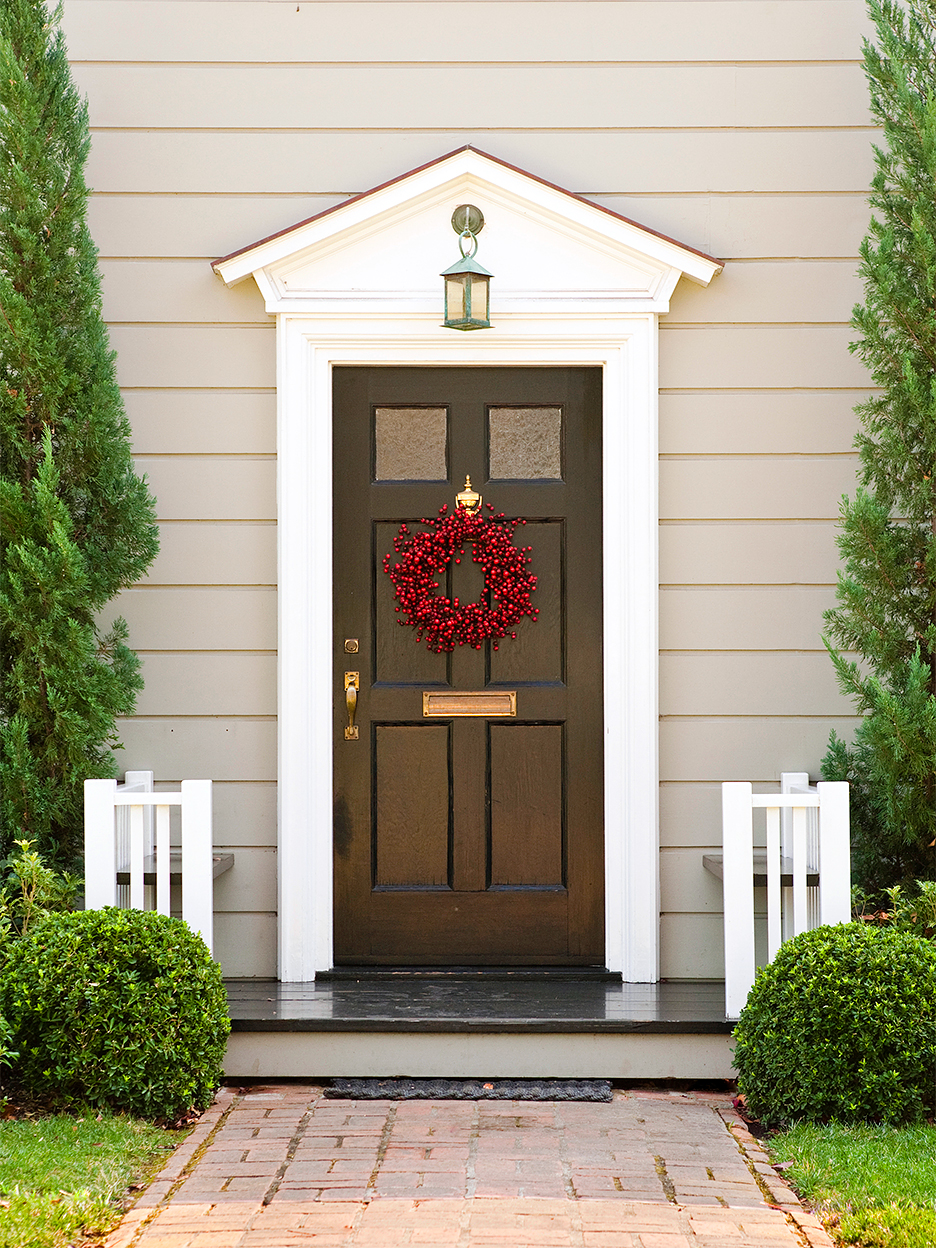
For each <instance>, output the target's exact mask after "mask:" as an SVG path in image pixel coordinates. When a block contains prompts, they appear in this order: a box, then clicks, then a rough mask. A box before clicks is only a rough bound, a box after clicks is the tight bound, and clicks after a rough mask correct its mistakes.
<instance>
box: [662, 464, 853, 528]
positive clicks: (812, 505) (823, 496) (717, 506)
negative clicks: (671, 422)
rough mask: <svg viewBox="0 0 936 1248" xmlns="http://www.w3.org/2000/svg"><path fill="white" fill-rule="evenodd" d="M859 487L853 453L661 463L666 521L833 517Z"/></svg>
mask: <svg viewBox="0 0 936 1248" xmlns="http://www.w3.org/2000/svg"><path fill="white" fill-rule="evenodd" d="M854 487H855V462H854V461H853V459H852V457H851V456H849V455H830V456H829V457H828V458H826V459H808V458H806V457H805V456H803V457H797V456H790V457H789V458H786V457H781V456H777V455H775V456H769V457H768V456H763V457H758V458H751V459H748V458H743V457H741V456H737V457H733V458H730V459H666V460H664V461H663V462H662V463H661V464H660V518H661V519H663V520H673V519H692V520H756V519H758V518H770V519H780V520H787V519H791V520H799V519H802V518H807V519H834V518H835V517H836V516H837V515H838V511H839V500H840V499H841V497H842V495H843V494H844V493H847V492H848V491H853V490H854Z"/></svg>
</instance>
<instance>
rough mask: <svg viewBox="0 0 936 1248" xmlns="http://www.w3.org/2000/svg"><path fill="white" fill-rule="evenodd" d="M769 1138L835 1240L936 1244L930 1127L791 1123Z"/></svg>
mask: <svg viewBox="0 0 936 1248" xmlns="http://www.w3.org/2000/svg"><path fill="white" fill-rule="evenodd" d="M768 1145H769V1149H770V1155H771V1158H772V1159H773V1161H775V1162H780V1161H792V1162H793V1164H792V1165H791V1166H790V1167H789V1168H788V1169H786V1170H784V1171H783V1176H784V1178H785V1179H787V1180H788V1181H789V1182H790V1183H792V1184H793V1186H794V1187H795V1188H796V1190H797V1192H799V1194H800V1196H802V1197H803V1198H804V1199H805V1200H807V1201H808V1202H809V1204H810V1205H811V1206H812V1207H813V1208H814V1209H815V1210H816V1212H817V1213H818V1214H819V1215H820V1217H822V1218H823V1220H824V1221H825V1222H826V1225H827V1227H828V1229H829V1230H830V1231H831V1232H832V1234H833V1235H834V1237H835V1238H836V1240H837V1241H838V1242H839V1243H841V1244H854V1245H861V1246H862V1248H933V1245H934V1244H936V1127H874V1126H843V1125H840V1124H838V1123H829V1124H827V1125H826V1126H815V1125H813V1124H811V1123H798V1124H797V1125H795V1126H793V1127H791V1128H790V1130H789V1131H784V1132H781V1133H779V1134H777V1135H774V1136H772V1137H771V1138H770V1140H769V1142H768Z"/></svg>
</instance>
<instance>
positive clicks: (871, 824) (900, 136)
mask: <svg viewBox="0 0 936 1248" xmlns="http://www.w3.org/2000/svg"><path fill="white" fill-rule="evenodd" d="M869 9H870V12H871V16H872V18H873V20H874V23H875V26H876V30H877V39H876V44H871V43H869V42H867V41H865V47H864V63H865V71H866V74H867V78H868V82H869V84H870V93H871V111H872V114H873V116H874V118H875V120H876V121H877V122H878V124H879V125H880V126H881V127H882V130H883V142H882V144H881V146H880V147H879V148H876V149H875V160H876V166H877V167H876V173H875V176H874V181H873V183H872V195H871V205H872V208H873V212H874V215H873V218H872V221H871V225H870V229H869V233H868V236H867V237H866V238H865V240H864V242H863V244H862V247H861V270H860V271H861V274H862V277H863V278H864V284H865V302H864V303H863V304H862V305H859V306H858V307H856V308H855V310H854V314H853V321H852V324H853V326H854V327H855V328H856V329H857V330H858V332H859V335H860V337H859V338H858V340H857V341H856V342H855V343H853V345H852V350H853V351H855V352H856V353H857V354H858V355H859V356H860V357H861V359H862V360H863V361H864V363H865V364H866V365H867V367H868V369H869V370H870V372H871V375H872V377H873V379H874V383H875V385H876V386H877V387H879V391H878V393H876V394H874V395H873V396H872V397H871V398H869V399H868V400H867V401H866V402H865V403H863V404H861V405H860V406H859V407H858V408H857V409H856V411H857V413H858V415H859V417H860V421H861V432H860V433H859V435H858V439H857V447H858V451H859V454H860V459H861V474H860V481H861V484H860V487H859V489H858V490H857V492H856V494H855V497H854V499H853V500H851V501H849V500H848V499H845V500H843V504H842V511H841V533H840V536H839V548H840V550H841V553H842V556H843V560H844V571H842V572H841V573H840V574H839V584H838V604H839V605H838V607H837V608H836V609H835V610H833V611H830V612H828V613H827V614H826V617H825V618H826V623H827V625H828V629H829V634H830V636H831V638H832V639H833V640H834V641H835V642H837V643H838V645H839V646H840V647H841V648H842V649H843V650H850V651H857V653H858V655H859V656H860V659H859V662H857V663H856V662H854V661H852V660H850V659H847V658H846V657H844V656H843V655H842V654H841V653H838V652H836V651H835V650H834V649H833V648H832V646H831V645H830V643H829V641H828V640H827V642H826V644H827V645H830V651H831V653H832V658H833V661H834V663H835V667H836V670H837V673H838V678H839V683H840V685H841V687H842V689H843V690H844V692H846V693H847V694H849V695H850V696H851V697H852V698H853V700H854V704H855V707H856V709H857V711H858V713H859V714H861V715H862V716H863V718H862V721H861V724H860V726H859V728H858V730H857V732H856V734H855V738H854V742H853V744H851V745H850V746H849V745H846V744H845V743H844V742H842V741H841V740H839V739H838V738H837V737H836V736H835V734H834V733H833V736H832V740H831V743H830V749H829V753H828V755H827V757H826V759H825V761H824V764H823V774H824V775H825V776H826V778H827V779H844V780H849V781H850V782H851V784H852V786H853V787H852V844H853V849H854V854H853V858H854V863H853V865H854V870H855V880H856V883H857V884H859V885H860V886H862V887H863V888H864V889H865V890H866V891H867V892H870V893H872V894H877V895H880V892H881V890H882V889H883V888H884V887H887V886H888V885H891V884H894V883H897V882H901V881H903V882H908V881H911V880H913V879H915V878H916V879H922V878H928V879H931V878H933V877H934V862H936V858H934V850H933V847H932V843H933V841H934V838H936V0H908V3H906V4H901V3H897V2H895V0H869Z"/></svg>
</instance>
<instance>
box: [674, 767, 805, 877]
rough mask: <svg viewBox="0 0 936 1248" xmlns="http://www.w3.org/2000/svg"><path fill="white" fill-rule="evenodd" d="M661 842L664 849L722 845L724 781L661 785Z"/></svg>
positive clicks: (706, 847)
mask: <svg viewBox="0 0 936 1248" xmlns="http://www.w3.org/2000/svg"><path fill="white" fill-rule="evenodd" d="M800 770H802V769H800ZM761 787H764V786H761ZM774 787H777V786H776V785H775V786H774ZM660 844H661V846H663V848H674V849H686V848H694V849H698V850H706V851H708V850H714V849H715V848H716V847H718V848H720V847H721V784H716V783H714V782H712V781H709V782H696V783H686V782H681V783H677V784H673V783H669V784H666V783H664V784H661V785H660ZM700 861H701V855H700Z"/></svg>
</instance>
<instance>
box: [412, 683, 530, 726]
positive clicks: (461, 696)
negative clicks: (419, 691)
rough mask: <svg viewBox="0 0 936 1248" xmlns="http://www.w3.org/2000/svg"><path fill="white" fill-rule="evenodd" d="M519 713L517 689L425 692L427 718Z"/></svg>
mask: <svg viewBox="0 0 936 1248" xmlns="http://www.w3.org/2000/svg"><path fill="white" fill-rule="evenodd" d="M516 714H517V691H516V690H515V689H514V690H509V691H505V692H504V693H492V692H491V691H490V690H489V689H480V690H478V691H476V692H469V693H424V694H423V716H424V717H426V718H427V719H451V718H452V717H453V716H458V717H460V718H464V717H467V716H474V717H475V718H482V717H494V718H496V719H502V718H504V717H506V716H514V717H516Z"/></svg>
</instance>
